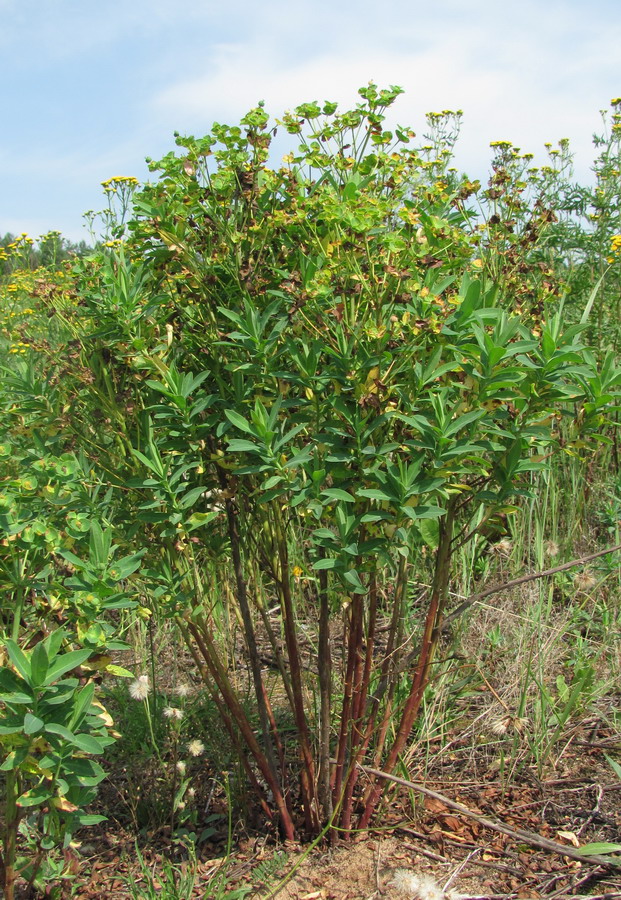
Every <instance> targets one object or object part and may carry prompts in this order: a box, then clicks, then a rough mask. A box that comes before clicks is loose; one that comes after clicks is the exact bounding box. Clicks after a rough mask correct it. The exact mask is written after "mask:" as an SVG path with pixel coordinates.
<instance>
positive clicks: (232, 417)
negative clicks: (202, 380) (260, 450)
mask: <svg viewBox="0 0 621 900" xmlns="http://www.w3.org/2000/svg"><path fill="white" fill-rule="evenodd" d="M224 415H225V416H226V417H227V419H228V420H229V422H230V423H231V425H234V426H235V427H236V428H239V430H240V431H245V432H246V434H255V430H254V428H253V427H252V425H251V424H250V423H249V422H247V421H246V419H244V417H243V416H240V414H239V413H238V412H235V410H234V409H225V410H224Z"/></svg>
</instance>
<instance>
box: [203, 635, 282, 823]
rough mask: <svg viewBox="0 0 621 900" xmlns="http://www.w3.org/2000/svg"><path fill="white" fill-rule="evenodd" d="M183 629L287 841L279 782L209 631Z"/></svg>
mask: <svg viewBox="0 0 621 900" xmlns="http://www.w3.org/2000/svg"><path fill="white" fill-rule="evenodd" d="M187 628H188V630H189V632H190V633H191V635H192V637H193V638H194V641H195V642H196V646H197V647H198V650H199V651H200V653H201V656H202V657H203V659H204V660H205V663H206V664H207V668H208V669H209V674H210V675H211V677H212V678H213V680H214V682H215V684H216V685H217V687H218V690H219V691H220V693H221V695H222V702H223V703H224V705H225V706H226V709H227V710H228V712H229V714H230V716H231V717H232V719H233V720H234V721H235V723H236V724H237V727H238V728H239V730H240V732H241V735H242V738H243V739H244V741H245V743H246V746H247V747H248V749H249V750H250V753H251V754H252V756H253V757H254V759H255V762H256V764H257V766H258V767H259V770H260V771H261V774H262V775H263V777H264V778H265V781H266V782H267V785H268V787H269V789H270V790H271V792H272V795H273V797H274V802H275V804H276V807H277V809H278V812H279V814H280V819H281V825H282V829H283V833H284V835H285V837H286V839H287V840H293V839H294V836H295V829H294V827H293V822H292V820H291V816H290V814H289V810H288V809H287V805H286V803H285V800H284V796H283V793H282V790H281V787H280V784H279V783H278V780H277V778H276V776H275V774H274V772H273V770H272V767H271V766H270V764H269V762H268V760H267V757H266V756H265V754H264V753H263V751H262V750H261V747H260V746H259V743H258V741H257V739H256V737H255V735H254V731H253V730H252V727H251V725H250V723H249V721H248V719H247V717H246V714H245V712H244V710H243V707H242V706H241V704H240V702H239V700H238V699H237V696H236V694H235V691H234V690H233V688H232V686H231V684H230V681H229V679H228V676H227V674H226V672H225V671H224V668H223V666H222V663H221V662H220V659H219V657H218V652H217V650H216V648H215V646H214V644H213V640H212V638H211V636H210V634H209V631H208V629H206V628H199V626H198V624H197V623H196V622H188V623H187Z"/></svg>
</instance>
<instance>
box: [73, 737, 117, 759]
mask: <svg viewBox="0 0 621 900" xmlns="http://www.w3.org/2000/svg"><path fill="white" fill-rule="evenodd" d="M108 743H109V742H108V741H107V740H106V739H102V738H96V737H93V735H91V734H76V735H74V737H73V741H72V744H74V745H75V746H76V747H79V748H80V750H84V752H85V753H93V754H95V755H97V754H99V753H103V752H104V749H105V747H106V745H107V744H108Z"/></svg>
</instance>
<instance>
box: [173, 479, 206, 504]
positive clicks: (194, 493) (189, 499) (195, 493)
mask: <svg viewBox="0 0 621 900" xmlns="http://www.w3.org/2000/svg"><path fill="white" fill-rule="evenodd" d="M206 490H207V488H206V487H205V486H204V485H202V484H201V485H199V486H198V487H195V488H192V489H191V490H190V491H188V492H187V494H184V495H183V497H182V498H181V500H180V501H179V506H180V507H181V509H187V508H188V506H192V504H194V503H196V501H197V500H198V498H199V497H200V496H201V494H204V493H205V491H206Z"/></svg>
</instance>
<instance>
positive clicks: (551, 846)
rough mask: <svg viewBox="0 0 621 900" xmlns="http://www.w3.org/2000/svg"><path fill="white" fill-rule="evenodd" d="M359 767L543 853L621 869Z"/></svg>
mask: <svg viewBox="0 0 621 900" xmlns="http://www.w3.org/2000/svg"><path fill="white" fill-rule="evenodd" d="M358 768H359V769H360V770H361V771H362V772H365V773H366V774H367V775H374V776H375V777H376V778H383V779H385V780H386V781H392V782H394V783H395V784H402V785H403V786H404V787H407V788H410V790H413V791H418V793H419V794H423V795H424V796H425V797H431V798H433V799H434V800H439V801H440V802H441V803H443V804H444V805H445V806H447V807H448V808H449V809H452V810H454V811H455V812H458V813H461V815H462V816H468V818H470V819H474V820H475V822H478V823H479V824H480V825H483V827H484V828H489V829H491V830H492V831H498V832H500V834H506V835H508V836H509V837H512V838H514V839H515V840H519V841H524V842H525V843H527V844H530V845H531V846H533V847H539V848H540V849H541V850H547V851H548V852H550V853H556V854H558V855H560V856H568V857H569V858H570V859H576V860H578V861H579V862H582V863H588V864H589V865H593V866H606V867H607V868H614V869H621V859H613V858H612V857H609V856H598V855H592V856H591V855H589V856H584V855H583V854H581V853H579V852H578V850H575V849H574V848H573V847H565V846H564V845H563V844H559V843H557V841H551V840H549V839H548V838H544V837H541V835H540V834H535V833H534V832H533V831H525V830H524V829H523V828H510V827H509V826H508V825H504V824H503V823H502V822H495V821H494V820H493V819H488V818H487V817H486V816H482V815H480V813H475V812H473V811H472V810H471V809H468V807H467V806H464V805H463V804H462V803H457V801H455V800H451V799H450V798H449V797H447V796H445V795H444V794H440V793H438V792H437V791H432V790H431V789H430V788H427V787H424V786H423V785H422V784H416V783H415V782H414V781H408V780H407V779H405V778H399V776H397V775H389V774H388V773H387V772H382V770H381V769H374V768H372V767H371V766H363V765H360V764H358Z"/></svg>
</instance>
